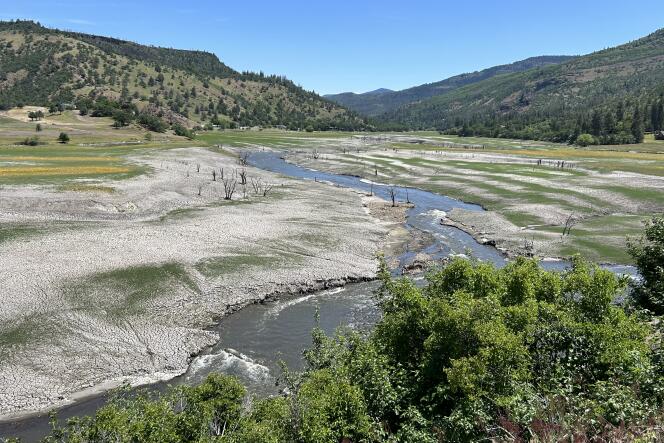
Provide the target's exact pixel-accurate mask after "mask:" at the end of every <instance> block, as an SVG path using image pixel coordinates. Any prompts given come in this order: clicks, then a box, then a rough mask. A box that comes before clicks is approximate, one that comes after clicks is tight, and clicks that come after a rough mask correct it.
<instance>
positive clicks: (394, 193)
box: [388, 187, 397, 208]
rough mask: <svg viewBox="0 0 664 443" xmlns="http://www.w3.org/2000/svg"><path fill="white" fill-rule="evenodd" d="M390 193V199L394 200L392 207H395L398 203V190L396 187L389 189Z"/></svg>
mask: <svg viewBox="0 0 664 443" xmlns="http://www.w3.org/2000/svg"><path fill="white" fill-rule="evenodd" d="M388 192H389V193H390V199H391V200H392V207H393V208H394V207H395V206H396V205H397V190H396V189H394V187H391V188H390V189H388Z"/></svg>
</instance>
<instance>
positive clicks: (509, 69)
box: [325, 55, 574, 117]
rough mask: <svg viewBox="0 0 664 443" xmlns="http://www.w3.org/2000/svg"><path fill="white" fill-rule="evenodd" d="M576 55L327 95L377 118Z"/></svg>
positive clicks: (543, 57) (531, 60) (527, 61)
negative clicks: (394, 87)
mask: <svg viewBox="0 0 664 443" xmlns="http://www.w3.org/2000/svg"><path fill="white" fill-rule="evenodd" d="M572 58H574V57H572V56H567V55H545V56H541V57H531V58H527V59H525V60H521V61H518V62H514V63H511V64H507V65H500V66H494V67H491V68H488V69H484V70H482V71H476V72H470V73H466V74H461V75H456V76H454V77H450V78H448V79H445V80H442V81H439V82H435V83H427V84H424V85H420V86H415V87H412V88H408V89H404V90H401V91H390V90H389V89H379V90H377V91H371V92H366V93H364V94H354V93H352V92H345V93H342V94H334V95H326V96H325V97H326V98H328V99H330V100H332V101H334V102H337V103H339V104H341V105H343V106H346V107H348V108H349V109H352V110H354V111H356V112H359V113H360V114H363V115H368V116H372V117H375V116H377V115H380V114H383V113H385V112H389V111H393V110H395V109H397V108H398V107H400V106H403V105H406V104H408V103H414V102H417V101H420V100H425V99H428V98H431V97H434V96H437V95H442V94H447V93H449V92H451V91H454V90H455V89H457V88H460V87H462V86H465V85H470V84H473V83H477V82H480V81H482V80H486V79H488V78H491V77H494V76H497V75H501V74H510V73H514V72H523V71H526V70H528V69H532V68H536V67H542V66H548V65H552V64H557V63H562V62H564V61H567V60H570V59H572Z"/></svg>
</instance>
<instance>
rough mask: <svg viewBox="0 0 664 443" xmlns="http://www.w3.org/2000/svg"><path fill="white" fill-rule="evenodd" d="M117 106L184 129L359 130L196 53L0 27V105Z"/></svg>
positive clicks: (329, 105)
mask: <svg viewBox="0 0 664 443" xmlns="http://www.w3.org/2000/svg"><path fill="white" fill-rule="evenodd" d="M62 104H67V105H70V104H76V105H79V104H80V105H81V107H83V108H84V109H87V108H89V109H90V110H91V111H92V110H95V111H98V112H99V113H102V114H109V113H111V112H112V111H113V109H114V108H119V107H121V108H122V109H123V110H130V111H131V112H134V113H139V112H140V113H150V114H152V115H157V116H159V117H160V118H163V119H164V120H166V121H168V122H170V123H173V122H178V123H180V124H183V125H185V126H192V125H194V124H209V123H215V124H220V125H222V126H254V125H285V126H288V127H290V128H293V129H295V128H306V127H311V128H313V129H328V128H331V127H333V128H339V129H360V128H363V127H365V126H366V123H365V121H364V120H363V119H362V118H360V117H358V116H356V115H355V114H354V113H353V112H349V111H348V110H346V109H344V108H343V107H341V106H339V105H337V104H335V103H333V102H331V101H329V100H326V99H324V98H322V97H320V96H319V95H317V94H316V93H314V92H309V91H305V90H304V89H302V88H301V87H299V86H297V85H295V84H294V83H293V82H291V81H290V80H288V79H286V78H284V77H280V76H267V75H264V74H263V73H257V74H256V73H247V72H245V73H239V72H237V71H235V70H233V69H232V68H230V67H228V66H226V65H225V64H224V63H222V62H221V61H220V60H219V59H218V58H217V56H216V55H214V54H211V53H208V52H203V51H189V50H180V49H170V48H160V47H154V46H145V45H141V44H137V43H133V42H128V41H123V40H118V39H114V38H109V37H100V36H95V35H88V34H81V33H75V32H68V31H60V30H55V29H49V28H45V27H43V26H41V25H40V24H38V23H35V22H32V21H10V22H0V107H3V108H8V107H14V106H17V105H42V106H53V105H62Z"/></svg>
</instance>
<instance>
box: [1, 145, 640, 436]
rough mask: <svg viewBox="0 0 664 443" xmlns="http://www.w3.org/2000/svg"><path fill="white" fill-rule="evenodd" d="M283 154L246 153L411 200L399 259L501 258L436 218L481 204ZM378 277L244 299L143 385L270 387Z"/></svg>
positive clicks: (87, 410)
mask: <svg viewBox="0 0 664 443" xmlns="http://www.w3.org/2000/svg"><path fill="white" fill-rule="evenodd" d="M282 156H283V154H281V153H278V152H274V151H263V152H254V153H252V154H251V156H250V157H249V162H250V164H251V165H253V166H255V167H258V168H261V169H264V170H267V171H272V172H276V173H280V174H283V175H285V176H289V177H294V178H300V179H304V180H316V181H321V182H327V183H330V184H332V185H336V186H341V187H346V188H352V189H355V190H358V191H361V192H365V193H367V194H368V193H369V192H373V193H374V194H375V195H377V196H378V197H381V198H384V199H389V198H390V188H394V189H395V190H396V193H397V197H398V199H399V200H400V201H405V200H406V198H407V199H408V200H409V201H410V202H411V203H413V204H414V207H413V208H411V209H409V210H408V214H407V215H408V217H407V221H406V228H407V229H409V230H421V231H424V232H426V233H428V234H430V235H431V236H432V238H433V239H434V240H433V242H432V243H431V244H429V245H426V246H424V247H423V249H422V250H420V251H408V252H405V253H404V254H402V255H401V256H400V257H399V263H400V265H403V264H404V263H406V262H407V261H408V260H409V259H411V258H412V257H413V256H414V255H415V254H417V253H418V252H425V253H427V254H429V255H431V256H433V257H434V258H443V257H446V256H450V255H455V254H468V253H469V254H472V255H473V256H474V257H476V258H478V259H480V260H485V261H491V262H493V263H494V264H496V265H497V266H504V265H505V264H506V259H505V258H504V257H503V255H502V254H501V253H500V252H499V251H498V250H496V249H495V248H494V247H492V246H487V245H483V244H480V243H478V242H477V241H476V240H475V239H474V238H473V237H472V236H470V235H469V234H467V233H465V232H463V231H461V230H459V229H457V228H454V227H451V226H445V225H441V224H440V219H441V218H442V217H443V216H444V215H445V213H446V212H448V211H450V210H452V209H453V208H463V209H467V210H471V211H483V210H484V209H483V208H482V207H481V206H479V205H475V204H470V203H465V202H462V201H459V200H455V199H452V198H449V197H446V196H443V195H438V194H434V193H432V192H427V191H423V190H420V189H415V188H405V187H399V186H394V187H392V186H390V185H387V184H378V183H373V184H372V183H371V182H369V181H366V180H363V179H361V178H358V177H353V176H346V175H338V174H331V173H325V172H320V171H315V170H312V169H307V168H303V167H300V166H297V165H294V164H291V163H288V162H286V161H285V160H284V159H283V158H282ZM542 266H543V267H545V268H547V269H552V270H562V269H564V268H565V267H567V266H568V262H565V261H558V260H554V261H545V262H542ZM607 267H608V268H610V269H611V270H613V271H614V272H616V273H626V274H632V275H634V274H635V270H634V268H633V267H630V266H607ZM377 285H378V283H377V282H362V283H353V284H349V285H347V286H345V287H344V288H338V289H332V290H325V291H319V292H315V293H312V294H309V295H306V296H300V297H285V298H282V299H279V300H277V301H272V302H267V303H260V304H253V305H249V306H247V307H245V308H243V309H241V310H240V311H238V312H236V313H234V314H232V315H229V316H227V317H225V318H224V319H223V320H222V321H221V322H220V323H219V325H217V326H216V327H215V328H213V329H214V330H216V331H217V332H218V333H219V335H220V337H221V340H220V341H219V342H218V343H217V344H216V345H215V346H213V347H211V348H210V349H208V350H206V351H205V352H204V353H202V354H201V355H199V356H198V357H196V358H195V359H194V360H193V361H192V363H191V365H190V367H189V369H188V370H187V372H186V373H185V374H184V375H182V376H180V377H177V378H175V379H173V380H170V381H168V382H161V383H157V384H154V385H151V386H150V387H149V389H154V390H164V389H166V388H167V386H168V385H174V384H179V383H186V384H194V383H197V382H200V381H202V380H203V379H204V378H205V377H206V376H207V374H209V373H211V372H222V373H225V374H229V375H235V376H237V377H238V378H239V379H240V380H241V381H242V382H243V383H244V384H245V386H247V388H248V389H249V391H250V392H252V393H254V394H256V395H261V396H264V395H272V394H277V393H278V389H279V388H278V386H277V385H276V377H277V376H278V374H279V373H280V368H279V362H280V361H283V362H284V363H286V364H287V365H288V367H289V368H291V369H295V370H297V369H299V368H301V367H302V359H301V357H302V351H303V350H304V349H305V348H307V347H308V346H310V344H311V330H312V328H313V327H314V326H315V325H316V321H315V317H316V313H317V312H318V313H319V317H320V320H319V326H320V327H321V328H322V329H323V330H324V331H326V332H327V333H328V334H330V333H333V332H334V330H335V329H336V328H337V327H340V326H349V327H352V328H355V329H369V328H371V326H372V325H373V324H375V322H376V321H377V320H378V318H379V317H380V313H379V311H378V309H377V307H376V303H375V300H374V299H373V297H372V294H373V292H374V291H375V289H376V287H377ZM105 402H106V395H99V396H95V397H91V398H88V399H84V400H80V401H78V402H76V403H74V404H72V405H69V406H65V407H63V408H60V409H59V410H58V416H59V418H60V419H61V420H66V419H67V418H69V417H72V416H80V415H88V414H94V412H95V411H96V410H97V409H98V408H99V407H100V406H101V405H103V404H104V403H105ZM49 429H50V428H49V425H48V416H47V415H40V416H32V417H28V418H23V419H20V420H17V421H14V422H3V423H0V438H1V437H5V436H16V437H21V438H23V440H24V441H26V442H30V441H36V440H38V439H40V438H41V437H43V436H44V435H46V434H48V432H49Z"/></svg>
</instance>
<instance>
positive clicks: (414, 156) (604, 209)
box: [288, 133, 664, 263]
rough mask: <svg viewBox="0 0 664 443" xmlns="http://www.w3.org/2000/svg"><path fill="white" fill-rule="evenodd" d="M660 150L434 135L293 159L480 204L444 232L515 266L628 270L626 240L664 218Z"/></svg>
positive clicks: (337, 142)
mask: <svg viewBox="0 0 664 443" xmlns="http://www.w3.org/2000/svg"><path fill="white" fill-rule="evenodd" d="M656 144H657V143H650V144H646V145H643V146H645V147H646V148H647V149H648V151H647V152H633V151H625V150H617V151H609V150H603V149H600V148H596V149H580V148H577V149H575V148H572V147H568V146H562V145H553V144H540V143H537V142H519V141H514V140H512V141H508V140H492V139H471V140H466V139H461V138H457V137H453V138H451V137H443V136H438V135H432V134H430V133H429V134H425V135H420V134H413V135H363V136H360V135H357V136H355V137H349V138H345V139H339V138H334V139H328V140H325V141H318V142H317V143H316V144H312V145H310V146H309V147H308V148H307V149H303V148H301V147H299V146H291V147H290V148H288V149H289V156H288V159H289V161H291V162H294V163H297V164H300V165H303V166H306V167H310V168H313V169H319V170H324V171H328V172H335V173H342V174H350V175H356V176H360V177H363V178H366V179H369V180H373V181H376V182H380V183H393V184H396V185H401V186H411V187H416V188H421V189H424V190H428V191H432V192H436V193H439V194H443V195H448V196H451V197H454V198H457V199H460V200H463V201H466V202H472V203H478V204H481V205H482V206H483V207H484V208H486V209H487V211H485V212H476V211H465V210H462V209H455V210H453V211H452V212H450V213H449V214H446V216H445V217H444V218H443V219H442V220H441V222H442V223H446V224H450V225H454V226H457V227H459V228H461V229H463V230H465V231H467V232H469V233H470V234H472V235H473V236H474V237H475V238H476V239H477V240H478V241H480V242H490V243H492V244H493V243H495V244H496V246H497V247H498V248H499V249H501V250H503V251H504V252H505V253H506V254H508V255H511V256H514V255H523V254H527V255H531V254H532V255H536V256H540V257H568V256H570V255H573V254H575V253H581V254H582V255H584V256H585V257H587V258H590V259H592V260H595V261H598V262H605V263H629V262H630V258H629V256H628V255H627V253H626V238H628V237H629V236H638V235H639V234H640V232H641V230H642V227H643V226H642V222H643V221H644V220H645V219H646V218H648V217H650V216H651V215H653V214H656V213H661V212H662V211H664V155H663V154H662V153H664V143H661V144H657V145H658V146H660V151H654V150H653V146H654V145H656ZM617 148H618V149H620V147H617ZM631 148H632V149H638V148H639V146H632V147H631ZM660 152H661V153H660ZM397 198H398V199H400V200H406V199H407V196H406V195H399V196H397ZM568 228H569V229H568Z"/></svg>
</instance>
